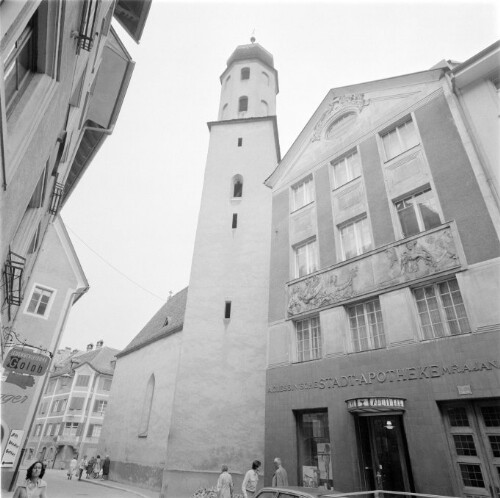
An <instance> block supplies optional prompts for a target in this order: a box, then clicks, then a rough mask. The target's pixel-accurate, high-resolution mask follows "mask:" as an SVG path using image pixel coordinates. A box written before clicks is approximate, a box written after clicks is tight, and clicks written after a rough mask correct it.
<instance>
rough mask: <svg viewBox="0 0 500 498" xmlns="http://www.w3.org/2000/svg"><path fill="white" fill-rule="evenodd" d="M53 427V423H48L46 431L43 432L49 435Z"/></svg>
mask: <svg viewBox="0 0 500 498" xmlns="http://www.w3.org/2000/svg"><path fill="white" fill-rule="evenodd" d="M51 429H52V424H47V425H46V426H45V432H44V433H43V435H44V436H48V435H49V432H50V431H51Z"/></svg>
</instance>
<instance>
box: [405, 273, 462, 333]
mask: <svg viewBox="0 0 500 498" xmlns="http://www.w3.org/2000/svg"><path fill="white" fill-rule="evenodd" d="M413 293H414V295H415V300H416V303H417V309H418V314H419V316H420V325H421V328H422V332H423V335H424V338H425V339H434V338H436V337H444V336H446V335H458V334H466V333H468V332H470V331H471V329H470V325H469V320H468V319H467V314H466V312H465V306H464V302H463V300H462V295H461V294H460V289H459V287H458V282H457V280H456V279H455V278H453V279H451V280H447V281H446V282H440V283H438V284H432V285H428V286H426V287H420V288H418V289H415V290H414V291H413Z"/></svg>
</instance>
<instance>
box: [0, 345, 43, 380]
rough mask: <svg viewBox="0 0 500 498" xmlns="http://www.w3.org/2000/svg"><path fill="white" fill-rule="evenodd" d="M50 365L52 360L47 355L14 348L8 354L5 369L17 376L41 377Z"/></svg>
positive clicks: (4, 364)
mask: <svg viewBox="0 0 500 498" xmlns="http://www.w3.org/2000/svg"><path fill="white" fill-rule="evenodd" d="M49 363H50V358H49V357H48V356H47V355H44V354H40V353H34V352H32V351H29V350H26V349H22V348H18V347H14V348H12V349H11V350H10V351H9V353H8V354H7V357H6V358H5V361H4V363H3V367H4V368H6V369H9V370H12V371H13V372H15V373H17V374H27V375H37V376H40V375H44V374H45V372H46V371H47V368H48V367H49Z"/></svg>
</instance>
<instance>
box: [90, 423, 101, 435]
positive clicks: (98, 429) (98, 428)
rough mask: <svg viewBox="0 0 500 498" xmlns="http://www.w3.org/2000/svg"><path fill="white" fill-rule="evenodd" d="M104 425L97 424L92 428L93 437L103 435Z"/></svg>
mask: <svg viewBox="0 0 500 498" xmlns="http://www.w3.org/2000/svg"><path fill="white" fill-rule="evenodd" d="M101 429H102V425H98V424H95V425H94V428H93V430H92V437H99V436H100V435H101Z"/></svg>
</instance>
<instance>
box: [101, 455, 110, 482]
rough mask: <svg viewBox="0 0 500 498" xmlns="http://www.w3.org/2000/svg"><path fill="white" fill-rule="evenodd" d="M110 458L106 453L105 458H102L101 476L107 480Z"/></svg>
mask: <svg viewBox="0 0 500 498" xmlns="http://www.w3.org/2000/svg"><path fill="white" fill-rule="evenodd" d="M110 463H111V462H110V460H109V455H106V458H105V459H104V462H103V463H102V478H103V479H105V480H107V479H108V475H109V464H110Z"/></svg>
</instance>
